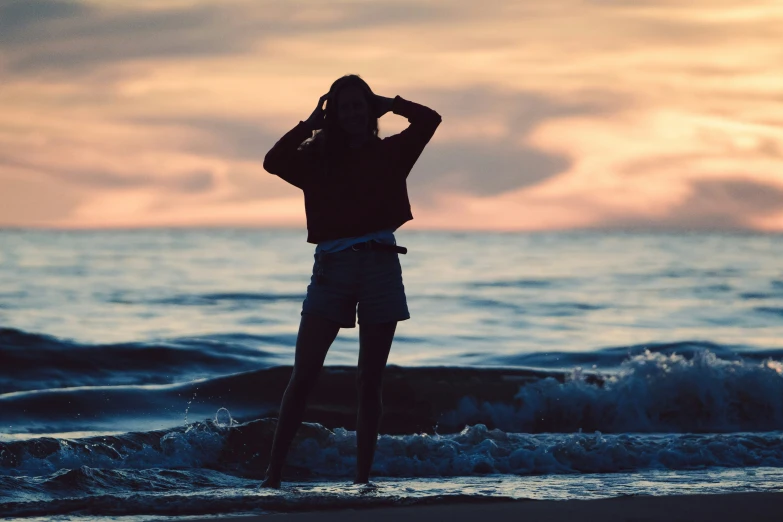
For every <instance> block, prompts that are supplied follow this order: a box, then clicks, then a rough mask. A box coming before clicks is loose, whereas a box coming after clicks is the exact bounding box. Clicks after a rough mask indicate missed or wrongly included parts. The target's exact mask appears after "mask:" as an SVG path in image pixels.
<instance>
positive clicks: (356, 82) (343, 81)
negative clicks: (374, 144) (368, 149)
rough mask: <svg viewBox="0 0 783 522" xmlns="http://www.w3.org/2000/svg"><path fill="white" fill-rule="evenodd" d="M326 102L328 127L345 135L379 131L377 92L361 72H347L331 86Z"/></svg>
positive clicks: (351, 135) (375, 133)
mask: <svg viewBox="0 0 783 522" xmlns="http://www.w3.org/2000/svg"><path fill="white" fill-rule="evenodd" d="M329 94H330V97H329V101H327V103H326V127H327V128H328V129H330V130H335V131H337V132H336V133H340V134H344V135H345V136H346V137H354V136H356V135H361V134H368V135H370V136H377V135H378V116H377V113H378V111H377V108H376V107H375V96H374V94H373V92H372V89H370V86H369V85H367V82H365V81H364V80H363V79H362V78H361V77H359V75H356V74H348V75H345V76H343V77H341V78H338V79H337V80H336V81H335V82H334V83H332V86H331V87H330V88H329Z"/></svg>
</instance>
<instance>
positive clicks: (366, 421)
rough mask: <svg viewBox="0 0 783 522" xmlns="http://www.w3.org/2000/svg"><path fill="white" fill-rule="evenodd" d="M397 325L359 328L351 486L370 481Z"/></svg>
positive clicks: (386, 324) (372, 325)
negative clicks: (353, 462)
mask: <svg viewBox="0 0 783 522" xmlns="http://www.w3.org/2000/svg"><path fill="white" fill-rule="evenodd" d="M396 328H397V321H393V322H390V323H383V324H365V325H360V326H359V368H358V372H357V374H356V387H357V389H358V392H359V413H358V415H357V419H356V478H355V479H354V484H366V483H367V482H368V481H369V480H370V468H372V461H373V456H374V455H375V445H376V443H377V442H378V428H379V426H380V421H381V415H382V413H383V401H382V391H383V370H384V369H385V368H386V360H387V359H388V357H389V351H390V350H391V345H392V340H393V339H394V331H395V329H396Z"/></svg>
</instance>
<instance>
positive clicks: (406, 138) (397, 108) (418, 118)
mask: <svg viewBox="0 0 783 522" xmlns="http://www.w3.org/2000/svg"><path fill="white" fill-rule="evenodd" d="M391 111H392V112H393V113H394V114H399V115H400V116H405V117H406V118H408V122H409V123H410V125H408V127H407V128H406V129H405V130H403V131H402V132H400V133H399V134H395V135H394V136H389V137H387V138H385V139H384V140H383V142H384V144H385V146H386V147H387V151H388V154H389V156H388V157H389V161H391V162H392V164H393V165H394V166H395V168H396V169H397V170H399V171H400V172H402V174H403V175H404V176H405V177H406V178H407V177H408V174H410V171H411V169H412V168H413V165H414V164H415V163H416V160H418V159H419V156H421V153H422V151H423V150H424V147H425V146H426V145H427V143H429V141H430V138H432V136H433V134H435V130H436V129H437V128H438V125H440V122H441V116H440V114H438V113H437V112H435V111H434V110H432V109H430V108H429V107H426V106H424V105H421V104H418V103H415V102H412V101H409V100H406V99H405V98H403V97H401V96H395V98H394V100H393V101H392V103H391Z"/></svg>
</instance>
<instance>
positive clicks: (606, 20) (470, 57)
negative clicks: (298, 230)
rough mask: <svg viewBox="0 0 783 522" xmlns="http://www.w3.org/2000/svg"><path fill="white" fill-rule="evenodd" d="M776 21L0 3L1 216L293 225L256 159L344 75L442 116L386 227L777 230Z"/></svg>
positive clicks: (697, 13) (453, 6)
mask: <svg viewBox="0 0 783 522" xmlns="http://www.w3.org/2000/svg"><path fill="white" fill-rule="evenodd" d="M781 24H783V4H781V3H780V2H778V1H768V2H764V1H756V2H750V3H749V2H747V1H745V2H741V1H738V0H735V1H728V0H725V1H720V0H715V1H710V2H706V1H698V0H695V1H691V2H672V1H667V0H656V1H646V0H628V1H624V0H578V1H577V0H555V1H552V2H508V1H506V0H487V1H482V2H474V1H468V0H455V1H448V2H447V1H443V2H406V1H395V2H383V3H382V2H377V1H364V0H350V1H348V0H343V1H329V2H317V1H305V0H294V1H286V2H268V1H255V0H253V1H251V0H224V1H221V2H219V3H217V2H207V1H185V0H156V1H153V0H142V1H140V0H133V1H131V0H124V1H123V0H113V1H106V0H101V1H98V0H81V1H77V0H29V1H24V2H4V3H0V72H2V78H3V81H2V82H0V100H1V103H2V111H0V189H1V190H0V226H35V227H62V228H93V227H97V228H102V227H129V226H130V227H135V226H144V227H146V226H189V225H194V226H204V225H207V226H211V225H214V226H224V225H225V226H234V225H236V226H295V227H304V224H305V216H304V203H303V198H302V194H301V192H300V191H299V190H298V189H296V188H295V187H292V186H289V185H287V184H286V183H285V182H284V181H282V180H281V179H279V178H277V177H276V176H273V175H271V174H268V173H267V172H265V171H264V169H263V167H262V161H263V157H264V155H265V154H266V152H267V151H268V150H269V148H270V147H271V146H272V145H273V144H274V143H275V141H276V140H277V139H279V137H280V136H282V134H283V133H285V132H286V131H287V130H289V129H290V128H292V127H293V126H294V125H295V124H296V123H297V122H298V121H299V120H303V119H306V118H307V116H308V115H309V114H310V112H311V111H312V110H313V109H314V108H315V105H316V102H317V100H318V98H319V96H321V95H322V94H324V93H325V92H326V91H327V90H328V88H329V85H330V84H331V83H332V82H333V81H334V80H335V79H337V78H338V77H340V76H342V75H344V74H350V73H353V74H359V75H361V76H362V77H363V78H364V79H365V80H366V81H367V82H368V83H369V84H370V86H371V87H372V88H373V90H374V91H375V92H376V93H377V94H380V95H383V96H388V97H394V96H395V95H397V94H399V95H401V96H403V97H404V98H406V99H409V100H412V101H416V102H418V103H422V104H425V105H427V106H429V107H432V108H433V109H435V110H436V111H438V112H439V113H440V114H441V116H442V118H443V122H442V124H441V125H440V127H439V128H438V130H437V132H436V134H435V136H434V137H433V139H432V141H431V142H430V144H429V145H428V146H427V149H426V150H425V151H424V153H423V154H422V156H421V157H420V159H419V161H418V163H417V164H416V166H415V167H414V169H413V171H412V172H411V174H410V177H409V178H408V190H409V194H410V198H411V201H412V205H413V215H414V220H413V221H411V222H409V223H407V224H406V225H405V228H406V229H414V228H418V229H424V228H445V229H492V230H547V229H573V228H606V229H675V230H676V229H700V230H736V229H755V230H765V231H783V98H781V94H780V93H781V92H783V70H781V68H780V66H779V65H780V63H781V58H783V55H782V54H781V46H780V45H779V40H780V27H781ZM406 125H407V121H406V120H405V119H404V118H402V117H400V116H396V115H393V114H389V115H386V116H384V117H383V118H382V119H381V121H380V127H381V136H387V135H391V134H395V133H397V132H399V131H401V130H402V129H403V128H404V127H405V126H406Z"/></svg>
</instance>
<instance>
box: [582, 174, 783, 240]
mask: <svg viewBox="0 0 783 522" xmlns="http://www.w3.org/2000/svg"><path fill="white" fill-rule="evenodd" d="M781 212H783V188H781V187H779V186H776V185H772V184H767V183H760V182H755V181H750V180H747V179H742V178H737V179H725V180H724V179H721V180H698V181H694V182H693V183H692V184H691V187H690V194H689V195H688V197H687V198H685V199H684V200H683V201H682V202H681V203H680V204H678V205H676V206H674V207H673V208H671V209H669V210H668V211H667V212H666V214H665V215H664V216H660V217H657V218H655V219H650V218H646V217H635V216H628V215H617V216H614V217H613V218H611V219H607V220H604V221H601V222H599V223H596V225H595V226H596V227H597V228H620V229H653V230H656V229H660V230H667V229H686V230H688V229H694V230H745V229H748V228H751V225H752V223H753V222H754V221H756V220H758V219H759V218H764V217H768V216H774V215H775V214H778V213H781Z"/></svg>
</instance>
